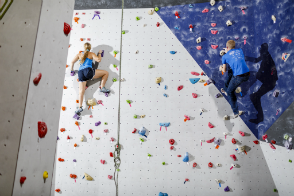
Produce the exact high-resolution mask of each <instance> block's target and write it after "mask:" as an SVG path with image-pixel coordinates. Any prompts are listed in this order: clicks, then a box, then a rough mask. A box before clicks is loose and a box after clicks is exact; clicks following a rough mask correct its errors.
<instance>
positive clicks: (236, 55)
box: [219, 40, 250, 118]
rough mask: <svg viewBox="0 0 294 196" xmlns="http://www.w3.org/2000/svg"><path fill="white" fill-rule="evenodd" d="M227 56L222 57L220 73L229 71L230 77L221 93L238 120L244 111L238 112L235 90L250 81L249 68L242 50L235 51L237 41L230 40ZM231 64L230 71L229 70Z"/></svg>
mask: <svg viewBox="0 0 294 196" xmlns="http://www.w3.org/2000/svg"><path fill="white" fill-rule="evenodd" d="M224 49H225V52H226V54H225V55H223V57H222V64H223V65H221V66H220V68H219V70H220V71H222V72H226V71H227V70H228V76H227V78H226V81H225V87H224V88H222V89H221V92H222V93H224V94H225V95H227V96H228V98H229V103H230V105H231V107H232V109H233V112H234V117H235V118H237V117H238V116H239V115H242V114H243V111H239V110H238V103H237V97H236V95H235V90H236V88H237V87H238V86H240V85H241V84H242V83H243V82H246V81H247V80H248V79H249V76H250V72H249V68H248V67H247V65H246V63H245V58H244V54H243V51H242V49H241V48H240V49H235V41H234V40H229V41H228V42H227V44H226V48H224ZM227 64H229V66H230V69H227Z"/></svg>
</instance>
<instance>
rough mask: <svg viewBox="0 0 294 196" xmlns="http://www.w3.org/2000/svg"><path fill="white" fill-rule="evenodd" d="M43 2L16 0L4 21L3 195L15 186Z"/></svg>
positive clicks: (0, 32) (0, 49) (0, 48)
mask: <svg viewBox="0 0 294 196" xmlns="http://www.w3.org/2000/svg"><path fill="white" fill-rule="evenodd" d="M4 2H5V1H4V0H2V2H1V3H0V6H1V5H2V4H3V3H4ZM41 5H42V1H40V0H30V1H23V0H18V1H14V2H13V3H12V5H11V6H10V8H9V9H8V11H7V13H6V14H5V16H4V17H3V19H2V20H1V21H0V69H1V71H0V83H1V86H0V92H1V93H0V94H1V96H0V111H1V117H0V124H1V126H0V195H1V196H6V195H11V193H12V190H13V183H14V176H15V168H16V162H17V154H18V148H19V141H20V136H21V130H22V123H23V118H24V109H25V106H26V100H27V91H28V83H29V78H30V74H31V67H32V60H33V58H32V57H33V54H34V48H35V42H36V35H37V29H38V23H39V17H40V10H41ZM18 180H19V179H18Z"/></svg>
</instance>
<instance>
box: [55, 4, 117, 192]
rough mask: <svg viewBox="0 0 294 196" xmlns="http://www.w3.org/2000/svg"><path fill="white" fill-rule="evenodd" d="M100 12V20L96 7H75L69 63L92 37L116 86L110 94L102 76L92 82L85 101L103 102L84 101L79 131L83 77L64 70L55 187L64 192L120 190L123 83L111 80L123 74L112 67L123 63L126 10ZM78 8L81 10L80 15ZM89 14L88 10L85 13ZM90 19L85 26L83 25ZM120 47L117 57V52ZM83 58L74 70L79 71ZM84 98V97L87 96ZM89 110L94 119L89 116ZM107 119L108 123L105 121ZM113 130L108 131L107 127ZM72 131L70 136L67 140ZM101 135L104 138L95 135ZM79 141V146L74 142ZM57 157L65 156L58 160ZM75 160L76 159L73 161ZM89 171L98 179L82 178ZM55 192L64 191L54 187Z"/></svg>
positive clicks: (109, 86)
mask: <svg viewBox="0 0 294 196" xmlns="http://www.w3.org/2000/svg"><path fill="white" fill-rule="evenodd" d="M99 11H100V12H101V14H100V18H101V19H99V18H98V17H97V16H96V17H95V18H94V19H93V20H92V18H93V15H94V10H78V11H74V15H73V18H74V17H79V18H80V20H79V21H78V23H79V24H77V23H76V22H74V21H73V22H72V24H73V25H72V29H73V30H72V31H71V34H70V48H69V50H68V58H67V64H68V65H70V62H71V61H72V59H73V57H74V56H75V55H76V54H78V52H79V51H81V50H84V47H83V45H84V43H85V42H87V41H80V38H83V39H84V40H85V39H87V38H90V39H91V41H88V42H89V43H91V45H92V50H91V51H92V52H95V53H96V54H97V53H98V51H99V50H100V49H101V50H104V51H105V52H104V57H103V58H102V61H101V62H100V64H99V67H98V68H99V69H102V70H107V71H108V72H109V79H108V81H107V83H106V88H110V89H111V93H110V95H109V96H108V97H105V95H104V94H103V93H100V92H99V90H98V87H99V85H100V80H99V81H98V80H94V81H92V82H90V85H89V88H88V89H87V90H86V92H85V98H84V100H88V99H92V98H95V99H96V100H102V101H103V102H102V103H103V105H104V106H102V105H96V106H94V107H93V109H89V110H88V107H87V105H86V104H85V103H84V111H83V113H82V116H81V117H82V118H81V119H80V120H78V122H79V124H80V125H79V126H80V130H79V128H78V127H77V126H76V125H75V121H76V120H75V119H73V115H74V112H75V110H76V107H77V106H78V104H77V103H76V100H78V91H79V89H78V82H77V78H78V76H77V74H76V75H75V76H74V77H72V76H70V68H67V69H66V70H65V80H64V85H65V86H66V87H67V89H64V90H63V96H62V106H65V107H66V110H65V111H62V110H61V112H60V122H59V129H61V128H65V132H64V133H61V132H60V131H58V136H59V140H58V141H57V151H56V158H55V159H56V161H55V168H56V173H55V189H60V190H61V192H60V193H61V194H62V195H89V196H90V195H115V185H114V180H113V178H112V180H110V179H108V175H112V176H113V174H114V162H113V158H111V157H110V155H109V153H110V152H113V151H114V145H115V143H116V139H117V123H118V115H117V113H118V102H119V101H118V98H119V97H118V87H119V83H118V82H112V78H117V79H118V71H117V70H116V69H115V68H113V64H116V65H117V66H118V69H120V67H119V58H120V51H119V47H120V35H121V34H120V28H121V25H120V24H121V20H120V18H121V10H99ZM76 13H78V15H76ZM83 13H85V14H83ZM82 24H85V27H84V28H81V25H82ZM114 50H116V51H119V53H118V54H117V55H116V58H115V57H114V55H113V51H114ZM78 68H79V64H78V62H77V63H76V64H75V66H74V69H75V70H78ZM84 102H85V101H84ZM90 115H92V116H93V118H90ZM98 121H101V125H99V126H95V122H98ZM104 122H107V123H108V125H104ZM89 129H92V130H93V138H92V137H91V135H90V134H89V132H88V131H89ZM104 129H108V130H109V132H108V133H107V135H105V134H104V132H103V130H104ZM82 135H84V142H81V141H80V139H81V136H82ZM67 136H69V137H70V138H71V139H70V141H69V142H68V141H67ZM95 137H100V140H95ZM111 137H114V139H115V141H114V142H113V143H111V142H110V138H111ZM75 143H76V144H77V145H78V146H77V147H76V148H75V149H74V144H75ZM58 158H62V159H64V162H59V161H58ZM73 159H76V163H74V162H73ZM101 159H102V160H105V161H106V162H105V164H104V165H103V164H101V163H100V160H101ZM84 172H86V173H87V174H89V175H90V176H92V177H93V178H94V181H86V180H85V179H82V178H83V176H84ZM70 174H75V175H77V179H76V182H75V181H74V179H72V178H70ZM52 193H53V194H54V195H59V194H60V193H56V192H54V190H52Z"/></svg>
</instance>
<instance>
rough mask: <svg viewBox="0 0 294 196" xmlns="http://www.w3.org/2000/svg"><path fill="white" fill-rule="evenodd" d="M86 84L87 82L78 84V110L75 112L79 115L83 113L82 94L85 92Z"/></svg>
mask: <svg viewBox="0 0 294 196" xmlns="http://www.w3.org/2000/svg"><path fill="white" fill-rule="evenodd" d="M86 84H87V82H79V100H80V101H79V109H78V110H77V111H76V113H80V112H82V111H83V109H82V107H83V100H84V94H85V90H86Z"/></svg>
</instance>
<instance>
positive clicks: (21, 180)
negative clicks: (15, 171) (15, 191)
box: [19, 176, 27, 184]
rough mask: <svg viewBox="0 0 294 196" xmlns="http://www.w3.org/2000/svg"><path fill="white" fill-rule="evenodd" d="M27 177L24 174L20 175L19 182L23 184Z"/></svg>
mask: <svg viewBox="0 0 294 196" xmlns="http://www.w3.org/2000/svg"><path fill="white" fill-rule="evenodd" d="M26 179H27V178H26V177H25V176H22V177H20V180H19V182H20V184H23V183H24V182H25V180H26Z"/></svg>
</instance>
